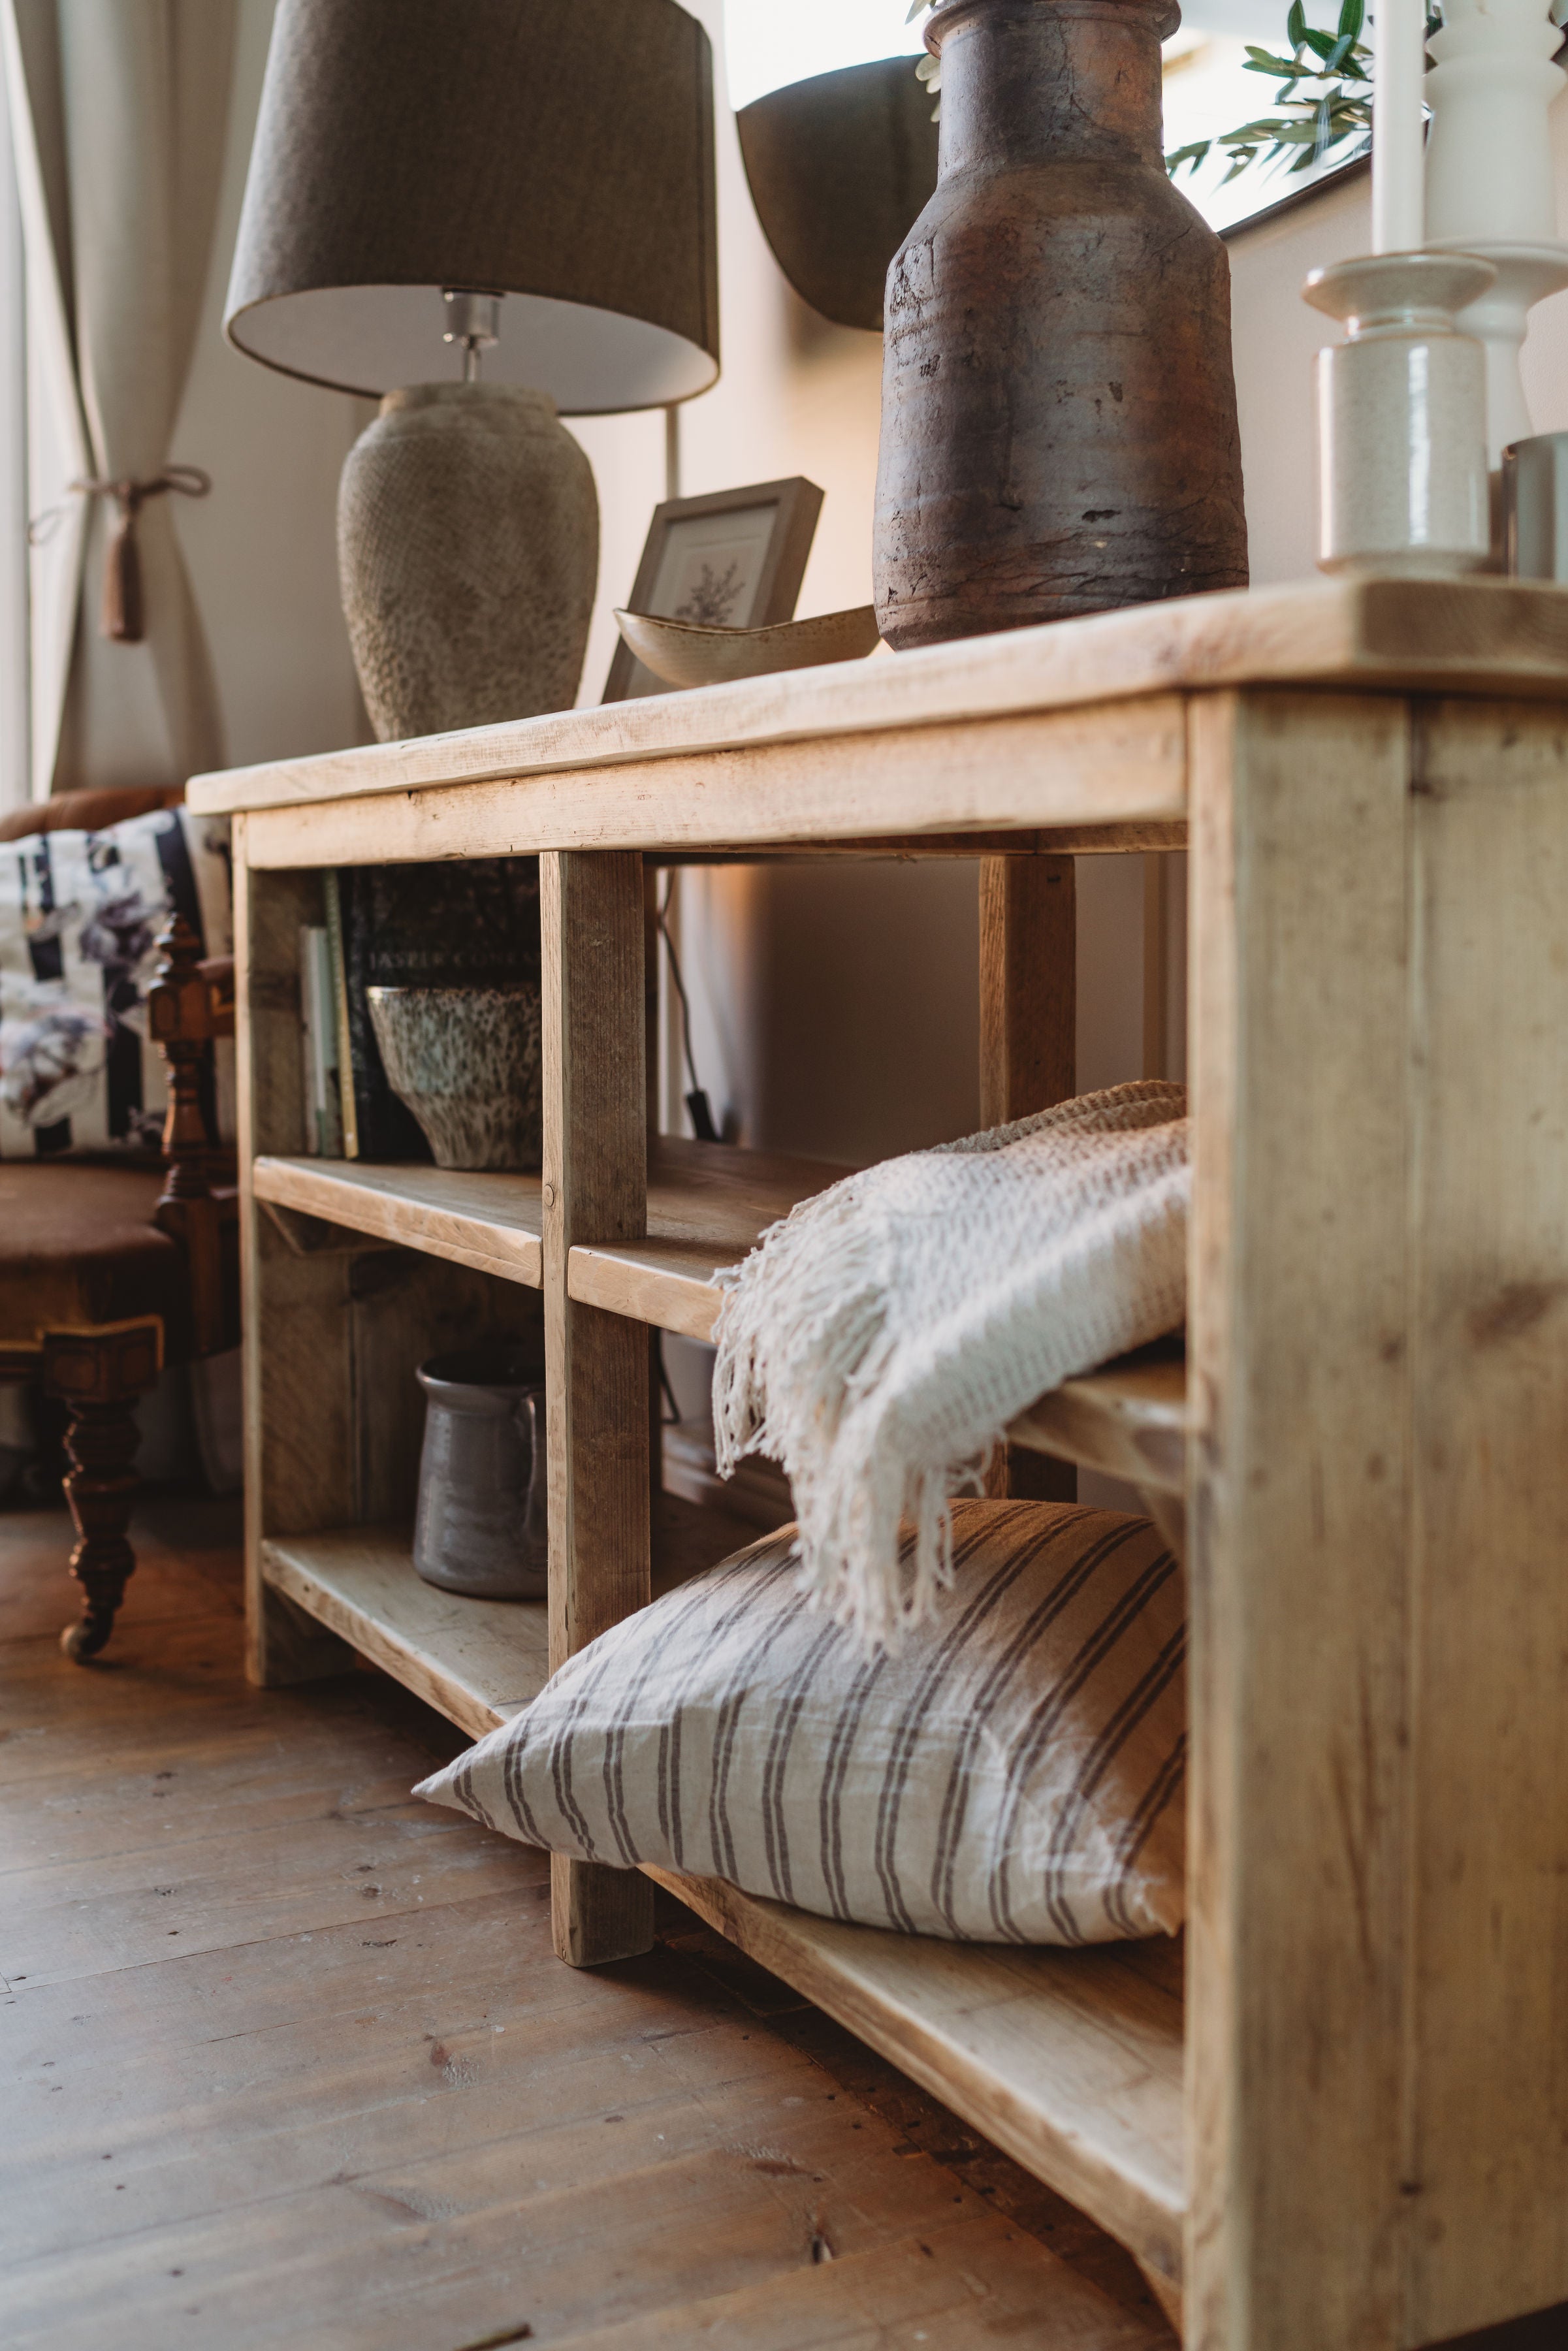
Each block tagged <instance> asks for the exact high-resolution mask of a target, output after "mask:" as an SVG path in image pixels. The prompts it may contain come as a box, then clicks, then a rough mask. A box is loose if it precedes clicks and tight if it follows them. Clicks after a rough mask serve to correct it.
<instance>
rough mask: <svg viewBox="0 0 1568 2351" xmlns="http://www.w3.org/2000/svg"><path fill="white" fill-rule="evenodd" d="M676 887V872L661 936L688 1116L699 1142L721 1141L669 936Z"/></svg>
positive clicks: (662, 910) (670, 879)
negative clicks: (675, 1009) (675, 1008)
mask: <svg viewBox="0 0 1568 2351" xmlns="http://www.w3.org/2000/svg"><path fill="white" fill-rule="evenodd" d="M674 886H675V877H674V873H666V875H665V876H664V896H663V898H662V899H661V900H660V902H659V911H658V917H657V919H658V925H659V935H660V937H661V938H662V939H663V940H664V953H665V954H666V955H667V956H669V958H670V977H671V978H672V979H673V980H674V983H675V994H676V995H677V996H678V997H679V998H680V1000H681V1043H682V1046H683V1048H684V1049H685V1062H686V1076H687V1077H688V1078H689V1079H690V1081H691V1085H690V1090H689V1092H687V1094H686V1096H685V1105H686V1113H687V1115H688V1117H689V1118H690V1120H691V1123H692V1133H693V1134H695V1137H696V1139H697V1141H698V1142H699V1143H717V1142H719V1141H721V1140H722V1138H721V1136H720V1134H719V1131H718V1129H717V1127H716V1125H715V1124H714V1118H713V1105H712V1103H711V1102H709V1101H708V1098H707V1095H706V1092H705V1091H704V1089H703V1087H702V1086H701V1085H700V1084H699V1083H698V1081H697V1065H696V1061H695V1057H694V1055H693V1052H692V1008H691V1003H690V1000H689V998H687V995H686V983H685V980H684V979H683V978H682V977H681V959H680V956H678V955H677V954H676V952H675V942H674V939H673V938H672V937H671V935H670V920H669V916H670V897H671V893H673V891H674Z"/></svg>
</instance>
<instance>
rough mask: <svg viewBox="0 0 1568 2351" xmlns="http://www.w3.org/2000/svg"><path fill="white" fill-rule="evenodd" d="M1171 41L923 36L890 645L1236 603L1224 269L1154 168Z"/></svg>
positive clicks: (1040, 8)
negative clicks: (927, 86) (925, 161)
mask: <svg viewBox="0 0 1568 2351" xmlns="http://www.w3.org/2000/svg"><path fill="white" fill-rule="evenodd" d="M1178 21H1179V18H1178V14H1177V11H1176V7H1175V6H1174V5H1168V0H946V5H942V6H940V7H938V8H937V10H936V13H935V14H934V16H932V18H931V22H930V27H929V30H928V32H927V36H926V39H927V43H928V46H929V47H931V48H932V49H933V50H934V51H935V52H936V55H937V56H938V57H940V60H941V67H942V125H941V157H940V161H941V178H940V180H939V181H938V183H937V187H936V193H935V195H934V196H933V197H932V199H931V201H930V203H929V204H927V205H926V207H925V211H924V212H923V213H922V214H921V215H920V217H919V219H918V220H917V221H916V222H915V226H914V227H913V228H912V229H911V230H910V232H909V235H908V236H907V237H906V239H905V240H904V246H903V247H902V249H901V250H900V251H899V253H898V254H897V255H896V256H895V257H894V263H893V266H892V268H891V269H890V271H889V273H888V280H887V303H886V312H885V329H884V343H883V406H882V453H881V462H880V465H879V468H878V475H877V505H876V541H875V553H874V562H875V574H876V609H877V619H878V622H879V623H880V626H881V629H882V633H883V636H884V637H885V638H886V639H887V640H888V642H889V643H891V644H893V645H894V646H897V647H899V648H901V649H902V648H904V647H906V646H910V645H922V644H929V643H935V642H936V641H938V640H939V639H942V638H947V637H961V636H972V635H975V634H977V633H979V632H984V631H987V630H991V629H1013V628H1021V627H1023V626H1025V625H1026V624H1028V623H1029V622H1037V621H1053V620H1061V619H1065V618H1067V617H1068V616H1069V615H1071V614H1072V613H1075V612H1093V611H1103V609H1105V608H1106V607H1107V606H1111V605H1119V604H1137V603H1144V602H1146V601H1149V600H1150V599H1152V598H1155V597H1160V596H1182V595H1186V594H1189V593H1192V592H1195V591H1197V590H1208V589H1217V588H1239V587H1245V585H1246V583H1247V533H1246V523H1245V519H1244V517H1243V513H1242V504H1241V456H1240V448H1239V440H1238V435H1237V427H1236V388H1235V382H1234V379H1233V377H1232V373H1231V359H1230V287H1229V275H1228V264H1227V261H1226V256H1225V249H1224V247H1223V246H1222V245H1221V244H1220V242H1219V239H1218V237H1217V236H1216V235H1215V234H1214V232H1213V231H1212V229H1210V228H1209V227H1208V226H1207V225H1206V223H1205V222H1204V221H1203V220H1202V219H1200V217H1199V216H1198V214H1197V213H1196V212H1195V211H1194V209H1193V207H1192V206H1191V204H1189V203H1188V202H1187V200H1186V197H1185V196H1184V195H1182V194H1181V193H1180V192H1179V190H1177V189H1176V188H1174V187H1173V186H1172V185H1171V183H1170V182H1169V180H1168V179H1167V178H1166V171H1165V164H1164V160H1163V154H1162V145H1161V120H1160V42H1161V40H1162V38H1163V37H1165V36H1166V35H1167V34H1168V33H1171V32H1173V31H1174V30H1175V28H1176V24H1177V23H1178ZM1303 457H1304V453H1303Z"/></svg>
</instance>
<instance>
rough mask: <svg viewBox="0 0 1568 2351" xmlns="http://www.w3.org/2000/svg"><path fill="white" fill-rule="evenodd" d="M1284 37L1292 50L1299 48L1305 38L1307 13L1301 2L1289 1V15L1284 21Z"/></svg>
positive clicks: (1297, 0) (1298, 0)
mask: <svg viewBox="0 0 1568 2351" xmlns="http://www.w3.org/2000/svg"><path fill="white" fill-rule="evenodd" d="M1285 37H1286V39H1287V40H1288V41H1289V42H1290V43H1291V47H1294V48H1298V49H1299V48H1301V47H1302V45H1303V44H1304V42H1305V40H1306V37H1307V12H1306V10H1305V9H1304V8H1303V7H1302V5H1301V0H1291V13H1290V15H1289V16H1287V17H1286V19H1285Z"/></svg>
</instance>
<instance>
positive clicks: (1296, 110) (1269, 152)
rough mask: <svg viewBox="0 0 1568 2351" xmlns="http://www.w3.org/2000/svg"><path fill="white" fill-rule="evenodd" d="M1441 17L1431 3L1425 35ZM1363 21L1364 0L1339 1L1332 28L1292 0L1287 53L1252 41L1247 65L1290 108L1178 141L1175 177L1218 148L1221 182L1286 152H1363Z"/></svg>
mask: <svg viewBox="0 0 1568 2351" xmlns="http://www.w3.org/2000/svg"><path fill="white" fill-rule="evenodd" d="M1442 22H1443V19H1442V16H1441V14H1440V12H1439V10H1438V8H1437V7H1435V6H1428V9H1427V38H1428V39H1430V37H1431V36H1432V35H1433V34H1434V33H1435V32H1437V31H1438V30H1439V29H1440V27H1441V26H1442ZM1365 23H1366V11H1365V7H1364V0H1343V5H1342V7H1341V9H1340V12H1339V22H1338V24H1337V25H1336V26H1335V27H1334V30H1333V32H1332V33H1331V32H1325V31H1323V30H1322V28H1321V27H1319V26H1315V25H1309V24H1308V22H1307V16H1306V10H1305V8H1304V7H1303V6H1302V5H1301V0H1291V9H1290V13H1289V15H1288V16H1286V18H1285V37H1286V39H1287V40H1288V41H1289V42H1290V44H1291V55H1290V56H1289V57H1281V56H1278V55H1277V54H1276V53H1275V52H1274V51H1273V50H1272V49H1264V48H1260V47H1257V46H1256V45H1255V44H1254V43H1252V42H1251V41H1249V42H1248V43H1247V65H1246V71H1247V72H1249V73H1260V74H1267V75H1268V76H1269V77H1270V80H1273V81H1277V82H1278V83H1279V85H1280V87H1279V89H1277V90H1276V91H1275V93H1274V103H1275V105H1276V106H1277V107H1281V108H1283V109H1285V110H1286V111H1283V112H1281V113H1278V114H1266V115H1260V116H1259V117H1258V119H1257V120H1255V121H1252V122H1243V123H1240V124H1239V125H1238V127H1237V128H1236V129H1235V130H1234V131H1219V132H1218V134H1217V135H1216V136H1215V137H1214V138H1212V139H1195V140H1193V141H1192V142H1191V144H1190V145H1188V146H1186V147H1178V148H1176V151H1175V152H1174V153H1172V154H1169V155H1167V156H1166V171H1167V172H1169V173H1170V175H1171V177H1172V179H1173V180H1174V179H1175V177H1176V173H1177V172H1181V171H1184V170H1185V171H1189V172H1196V171H1198V170H1199V169H1200V168H1201V167H1202V165H1203V164H1205V163H1207V161H1208V159H1209V157H1210V155H1212V154H1213V153H1214V152H1215V151H1216V149H1218V151H1219V152H1221V153H1222V154H1226V155H1228V156H1229V158H1230V169H1229V170H1228V172H1227V173H1226V174H1225V177H1224V179H1223V180H1222V181H1221V182H1220V185H1221V187H1228V186H1229V184H1230V183H1231V181H1232V180H1234V179H1235V177H1236V176H1237V173H1238V172H1245V171H1247V170H1248V169H1249V167H1250V166H1251V165H1252V164H1254V163H1257V162H1262V163H1265V164H1269V163H1274V164H1278V163H1281V162H1285V159H1286V158H1287V157H1289V158H1290V159H1291V160H1290V162H1289V165H1288V170H1289V171H1291V172H1307V171H1310V170H1311V169H1312V165H1313V164H1314V163H1321V162H1322V160H1323V158H1324V157H1325V156H1326V155H1327V154H1329V153H1330V152H1331V151H1332V150H1333V148H1335V147H1341V146H1343V144H1344V142H1345V141H1347V140H1350V139H1354V140H1355V141H1357V144H1356V146H1355V147H1354V149H1353V150H1352V152H1351V154H1350V155H1347V156H1346V157H1345V161H1346V162H1351V161H1352V160H1353V159H1354V156H1355V155H1359V154H1363V153H1364V152H1365V151H1366V148H1367V146H1368V145H1369V144H1370V141H1371V137H1372V51H1371V49H1370V48H1369V47H1367V46H1366V44H1365V43H1364V41H1363V40H1362V38H1361V35H1362V32H1363V29H1364V26H1365ZM1310 85H1315V87H1310Z"/></svg>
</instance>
